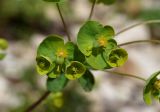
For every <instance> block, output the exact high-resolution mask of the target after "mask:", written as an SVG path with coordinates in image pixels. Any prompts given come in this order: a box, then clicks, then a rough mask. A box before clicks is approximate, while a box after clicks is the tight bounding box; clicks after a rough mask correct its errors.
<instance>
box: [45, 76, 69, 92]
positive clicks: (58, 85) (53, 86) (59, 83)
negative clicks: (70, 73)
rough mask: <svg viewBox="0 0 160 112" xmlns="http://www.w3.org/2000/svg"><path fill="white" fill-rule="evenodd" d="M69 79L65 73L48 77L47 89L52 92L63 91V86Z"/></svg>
mask: <svg viewBox="0 0 160 112" xmlns="http://www.w3.org/2000/svg"><path fill="white" fill-rule="evenodd" d="M67 82H68V80H67V79H66V77H65V76H64V74H60V76H59V77H58V78H56V79H54V78H48V79H47V89H48V90H49V91H51V92H59V91H62V90H63V88H64V87H65V86H66V85H67Z"/></svg>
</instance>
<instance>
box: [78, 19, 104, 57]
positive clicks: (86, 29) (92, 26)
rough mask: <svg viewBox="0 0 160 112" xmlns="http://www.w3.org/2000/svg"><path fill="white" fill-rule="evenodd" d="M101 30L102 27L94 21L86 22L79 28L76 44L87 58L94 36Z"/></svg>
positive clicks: (90, 51)
mask: <svg viewBox="0 0 160 112" xmlns="http://www.w3.org/2000/svg"><path fill="white" fill-rule="evenodd" d="M102 30H103V26H102V25H101V24H99V23H98V22H96V21H87V22H86V23H85V24H84V25H83V26H82V27H81V28H80V31H79V33H78V37H77V44H78V48H79V49H80V51H81V52H82V53H83V54H85V55H86V56H89V55H90V54H91V53H92V47H93V44H94V41H95V35H97V34H99V33H100V32H101V31H102Z"/></svg>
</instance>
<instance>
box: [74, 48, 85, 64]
mask: <svg viewBox="0 0 160 112" xmlns="http://www.w3.org/2000/svg"><path fill="white" fill-rule="evenodd" d="M85 60H86V59H85V56H84V54H83V53H82V52H81V51H80V50H79V49H78V46H75V50H74V61H79V62H81V63H83V62H85Z"/></svg>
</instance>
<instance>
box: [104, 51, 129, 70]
mask: <svg viewBox="0 0 160 112" xmlns="http://www.w3.org/2000/svg"><path fill="white" fill-rule="evenodd" d="M127 59H128V53H127V52H126V50H124V49H122V48H117V49H113V50H111V52H110V53H109V55H108V57H107V59H106V61H107V63H108V64H109V66H111V67H119V66H122V65H123V64H124V63H125V62H126V61H127Z"/></svg>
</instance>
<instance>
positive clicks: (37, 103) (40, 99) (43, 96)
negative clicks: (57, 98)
mask: <svg viewBox="0 0 160 112" xmlns="http://www.w3.org/2000/svg"><path fill="white" fill-rule="evenodd" d="M50 93H51V92H49V91H46V92H45V93H44V94H43V95H42V96H41V97H40V98H39V99H38V100H37V101H36V102H35V103H33V104H32V105H31V106H30V107H28V108H27V109H26V111H25V112H32V111H33V110H34V109H35V108H36V107H37V106H38V105H39V104H41V103H42V101H43V100H45V99H46V98H47V97H48V96H49V94H50Z"/></svg>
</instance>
